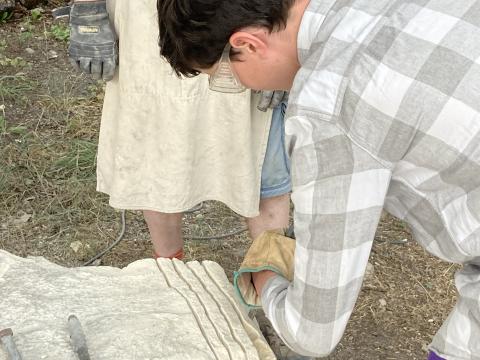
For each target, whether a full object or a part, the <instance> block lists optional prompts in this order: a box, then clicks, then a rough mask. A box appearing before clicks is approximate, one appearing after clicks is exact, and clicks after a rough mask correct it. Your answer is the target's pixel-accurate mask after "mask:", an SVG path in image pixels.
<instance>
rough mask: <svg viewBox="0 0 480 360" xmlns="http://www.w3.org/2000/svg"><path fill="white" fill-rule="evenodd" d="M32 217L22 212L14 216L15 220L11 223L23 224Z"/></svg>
mask: <svg viewBox="0 0 480 360" xmlns="http://www.w3.org/2000/svg"><path fill="white" fill-rule="evenodd" d="M31 217H32V215H31V214H25V213H24V214H23V215H22V216H20V217H18V218H16V219H15V220H13V225H23V224H25V223H26V222H28V220H30V219H31Z"/></svg>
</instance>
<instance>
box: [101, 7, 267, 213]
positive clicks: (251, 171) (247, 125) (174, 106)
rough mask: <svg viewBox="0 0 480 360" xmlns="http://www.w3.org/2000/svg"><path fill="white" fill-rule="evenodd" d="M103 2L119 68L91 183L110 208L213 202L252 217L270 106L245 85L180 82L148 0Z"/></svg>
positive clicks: (201, 79)
mask: <svg viewBox="0 0 480 360" xmlns="http://www.w3.org/2000/svg"><path fill="white" fill-rule="evenodd" d="M107 3H108V7H109V12H110V15H111V16H112V20H113V22H114V24H115V29H116V32H117V35H118V37H119V53H120V59H119V63H120V65H119V67H118V71H117V74H116V75H115V78H114V79H113V80H112V81H110V82H109V83H108V84H107V89H106V94H105V101H104V107H103V115H102V123H101V129H100V139H99V148H98V165H97V179H98V180H97V181H98V183H97V189H98V190H99V191H101V192H104V193H107V194H108V195H109V196H110V205H111V206H113V207H115V208H122V209H146V210H155V211H160V212H166V213H172V212H181V211H185V210H187V209H189V208H191V207H192V206H194V205H195V204H197V203H199V202H201V201H204V200H218V201H221V202H223V203H225V204H226V205H227V206H229V207H230V208H231V209H232V210H234V211H236V212H237V213H239V214H241V215H243V216H255V215H257V214H258V203H259V194H260V177H261V167H262V163H263V158H264V154H265V148H266V143H267V138H268V131H269V128H270V120H271V111H268V112H266V113H263V112H260V111H258V110H257V109H256V104H257V101H258V98H257V96H258V95H254V94H251V93H250V91H247V92H244V93H241V94H221V93H216V92H212V91H210V90H209V89H208V79H207V77H206V76H205V75H200V76H198V77H196V78H191V79H179V78H178V77H177V76H176V75H175V74H174V72H173V70H172V69H171V68H170V66H169V65H168V64H167V63H166V62H165V61H164V60H163V59H162V58H161V57H160V55H159V48H158V45H157V43H158V26H157V13H156V2H155V1H154V0H135V1H131V0H130V1H129V0H116V1H112V0H110V1H107Z"/></svg>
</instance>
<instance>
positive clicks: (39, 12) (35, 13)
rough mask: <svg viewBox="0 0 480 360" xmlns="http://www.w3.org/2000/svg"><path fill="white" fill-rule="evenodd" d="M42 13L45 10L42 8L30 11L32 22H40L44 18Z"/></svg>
mask: <svg viewBox="0 0 480 360" xmlns="http://www.w3.org/2000/svg"><path fill="white" fill-rule="evenodd" d="M42 12H43V10H42V9H40V8H35V9H32V10H30V19H31V20H32V21H38V20H40V19H41V18H42Z"/></svg>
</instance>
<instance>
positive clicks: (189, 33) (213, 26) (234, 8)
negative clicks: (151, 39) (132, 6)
mask: <svg viewBox="0 0 480 360" xmlns="http://www.w3.org/2000/svg"><path fill="white" fill-rule="evenodd" d="M293 2H294V0H157V10H158V26H159V36H160V38H159V45H160V53H161V55H162V56H164V57H165V58H166V59H167V61H168V62H169V63H170V65H171V66H172V67H173V69H174V70H175V72H176V73H177V74H178V75H180V74H181V75H185V76H196V75H198V74H199V71H198V70H197V69H203V68H209V67H211V66H213V65H214V64H215V63H216V62H217V61H218V60H219V59H220V56H221V55H222V52H223V49H224V48H225V45H226V44H227V42H228V40H229V38H230V36H231V35H232V34H233V33H234V32H235V31H237V30H239V29H241V28H244V27H247V26H264V27H266V28H267V29H268V30H269V31H275V30H277V29H281V28H284V27H285V26H286V22H287V18H288V11H289V9H290V7H291V6H292V4H293Z"/></svg>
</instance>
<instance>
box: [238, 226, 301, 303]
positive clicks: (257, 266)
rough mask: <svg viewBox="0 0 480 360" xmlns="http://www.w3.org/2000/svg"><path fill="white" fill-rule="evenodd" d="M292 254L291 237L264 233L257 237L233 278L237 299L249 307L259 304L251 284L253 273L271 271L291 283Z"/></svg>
mask: <svg viewBox="0 0 480 360" xmlns="http://www.w3.org/2000/svg"><path fill="white" fill-rule="evenodd" d="M282 234H283V231H282ZM294 255H295V240H294V239H292V238H289V237H286V236H284V235H281V234H279V232H277V231H266V232H264V233H262V234H261V235H260V236H259V237H257V238H256V239H255V240H254V241H253V243H252V245H251V246H250V249H248V251H247V254H246V255H245V258H244V259H243V262H242V265H240V269H239V270H238V271H236V272H235V274H234V277H233V286H234V288H235V291H236V293H237V295H238V296H239V298H240V300H241V301H242V302H243V303H244V304H245V305H247V306H249V307H252V308H258V307H260V306H261V304H262V303H261V301H260V296H259V295H258V294H257V291H256V290H255V286H254V285H253V281H252V273H255V272H259V271H262V270H271V271H273V272H276V273H277V274H279V275H281V276H283V277H284V278H286V279H287V280H289V281H292V280H293V267H294Z"/></svg>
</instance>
